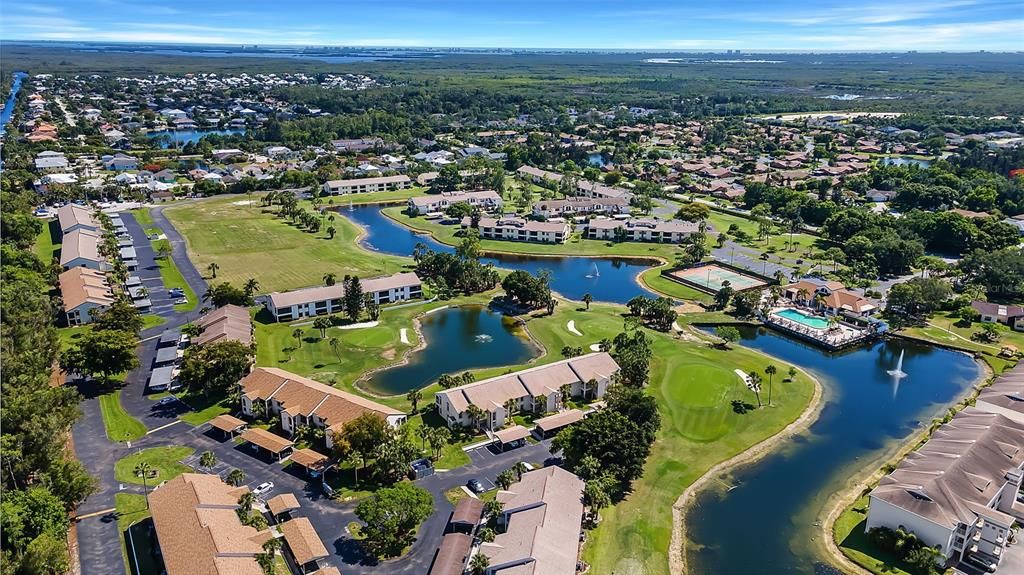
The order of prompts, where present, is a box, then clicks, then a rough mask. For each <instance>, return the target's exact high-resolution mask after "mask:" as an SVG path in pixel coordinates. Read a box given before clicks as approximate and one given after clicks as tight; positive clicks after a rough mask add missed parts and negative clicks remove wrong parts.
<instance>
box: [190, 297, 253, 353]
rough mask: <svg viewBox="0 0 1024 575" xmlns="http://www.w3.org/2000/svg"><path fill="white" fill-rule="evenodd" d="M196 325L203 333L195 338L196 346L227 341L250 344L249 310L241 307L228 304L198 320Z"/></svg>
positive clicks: (250, 325)
mask: <svg viewBox="0 0 1024 575" xmlns="http://www.w3.org/2000/svg"><path fill="white" fill-rule="evenodd" d="M196 323H197V324H198V325H199V327H201V328H203V332H202V333H200V334H199V336H198V337H197V338H196V342H195V343H196V344H197V345H206V344H208V343H213V342H215V341H227V340H235V341H239V342H242V343H244V344H246V345H251V344H252V318H250V317H249V310H247V309H246V308H244V307H242V306H237V305H233V304H228V305H226V306H223V307H219V308H217V309H215V310H213V311H211V312H210V313H208V314H206V315H204V316H203V317H201V318H199V320H198V321H197V322H196Z"/></svg>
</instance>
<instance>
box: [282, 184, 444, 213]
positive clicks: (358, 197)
mask: <svg viewBox="0 0 1024 575" xmlns="http://www.w3.org/2000/svg"><path fill="white" fill-rule="evenodd" d="M426 193H427V188H423V187H418V186H417V187H412V188H409V189H407V190H391V191H390V192H373V193H370V194H348V195H345V196H329V197H326V198H321V199H322V200H323V202H324V203H323V204H322V205H323V206H348V205H353V206H361V205H365V204H379V203H394V202H404V201H405V200H408V199H409V198H413V197H416V196H423V195H426ZM300 205H304V206H305V207H306V209H312V208H311V206H312V204H310V202H308V201H303V202H301V204H300Z"/></svg>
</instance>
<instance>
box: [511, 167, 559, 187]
mask: <svg viewBox="0 0 1024 575" xmlns="http://www.w3.org/2000/svg"><path fill="white" fill-rule="evenodd" d="M516 173H517V174H519V175H520V176H523V177H525V178H528V179H529V180H530V181H531V182H533V183H535V184H537V185H542V186H545V187H552V186H553V185H555V184H557V183H558V182H561V181H562V178H563V177H564V176H562V174H559V173H558V172H549V171H547V170H542V169H540V168H534V167H533V166H519V169H517V170H516Z"/></svg>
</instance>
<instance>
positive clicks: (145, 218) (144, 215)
mask: <svg viewBox="0 0 1024 575" xmlns="http://www.w3.org/2000/svg"><path fill="white" fill-rule="evenodd" d="M131 214H132V215H133V216H135V221H137V222H139V225H140V226H142V227H143V228H146V229H148V228H152V227H154V226H155V225H156V224H154V223H153V217H152V216H150V215H149V208H139V209H137V210H132V211H131Z"/></svg>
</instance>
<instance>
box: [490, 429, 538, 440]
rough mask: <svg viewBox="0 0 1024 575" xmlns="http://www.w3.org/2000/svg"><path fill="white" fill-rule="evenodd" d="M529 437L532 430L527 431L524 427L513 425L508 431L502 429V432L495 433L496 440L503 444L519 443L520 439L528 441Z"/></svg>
mask: <svg viewBox="0 0 1024 575" xmlns="http://www.w3.org/2000/svg"><path fill="white" fill-rule="evenodd" d="M529 436H530V430H529V429H526V428H525V427H523V426H522V425H513V426H512V427H509V428H508V429H502V430H501V431H495V432H494V438H495V439H497V440H498V441H500V442H502V443H510V442H513V441H519V440H520V439H526V438H527V437H529Z"/></svg>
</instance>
